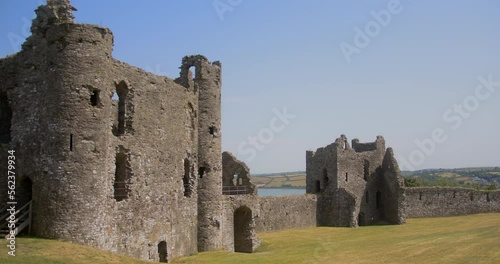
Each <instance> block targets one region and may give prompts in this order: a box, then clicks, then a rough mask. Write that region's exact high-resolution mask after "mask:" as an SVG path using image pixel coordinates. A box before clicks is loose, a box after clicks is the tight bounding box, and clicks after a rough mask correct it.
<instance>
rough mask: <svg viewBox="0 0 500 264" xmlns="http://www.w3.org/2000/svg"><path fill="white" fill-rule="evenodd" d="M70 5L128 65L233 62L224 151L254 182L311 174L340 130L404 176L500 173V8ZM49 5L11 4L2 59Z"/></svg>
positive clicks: (172, 70)
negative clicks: (110, 39) (389, 156)
mask: <svg viewBox="0 0 500 264" xmlns="http://www.w3.org/2000/svg"><path fill="white" fill-rule="evenodd" d="M71 2H72V4H73V6H75V7H76V8H77V9H78V11H76V12H74V15H75V21H76V22H78V23H89V24H97V25H100V26H104V27H107V28H109V29H110V30H111V31H112V32H113V34H114V37H115V47H114V51H113V56H114V57H115V58H116V59H118V60H121V61H123V62H126V63H128V64H130V65H133V66H137V67H139V68H142V69H144V70H146V71H150V72H153V73H155V74H159V75H165V76H168V77H169V78H176V77H177V76H178V73H179V69H178V67H179V66H180V64H181V59H182V57H183V56H185V55H191V54H202V55H205V56H206V57H207V58H208V59H209V60H210V61H216V60H219V61H221V63H222V70H223V76H222V143H223V149H224V150H227V151H230V152H232V153H234V154H235V155H236V156H237V157H238V158H239V159H241V160H242V161H244V162H246V163H247V165H248V166H249V168H250V170H251V173H252V174H262V173H274V172H276V173H278V172H288V171H305V151H306V150H316V149H317V148H319V147H324V146H326V145H329V144H331V143H333V142H334V141H335V139H336V138H337V137H339V136H340V135H341V134H345V135H346V136H347V137H348V140H349V142H350V141H351V140H352V139H354V138H359V139H360V141H361V142H373V141H374V140H375V139H376V136H377V135H382V136H384V138H385V140H386V147H392V148H393V149H394V152H395V155H396V157H397V159H398V161H399V163H400V167H401V169H402V170H421V169H427V168H436V169H437V168H468V167H495V166H500V159H499V157H500V133H499V132H498V131H500V104H499V102H500V95H499V94H500V92H499V91H498V90H500V71H499V69H500V60H499V58H500V34H498V33H495V32H498V25H499V24H500V17H499V16H498V14H499V13H500V3H499V2H495V1H488V2H466V1H460V2H457V1H440V2H437V3H436V2H430V1H409V0H405V1H403V0H402V1H394V0H388V1H373V2H366V3H359V2H333V1H326V0H321V1H315V2H313V3H312V2H310V1H309V2H308V1H305V0H296V1H284V0H276V1H272V2H269V1H262V0H255V1H243V0H232V1H228V0H215V1H202V0H192V1H182V2H173V1H159V0H154V1H148V2H147V4H142V5H141V4H138V2H133V1H120V2H118V1H105V2H103V1H96V0H86V1H83V0H73V1H71ZM43 3H44V1H41V0H27V1H22V2H21V1H14V0H6V1H1V2H0V19H1V21H2V27H1V28H0V36H2V37H1V40H0V58H1V57H5V56H7V55H10V54H14V53H15V52H17V51H19V50H20V45H21V43H22V42H24V39H25V38H26V37H28V36H29V35H30V32H29V27H30V25H31V19H33V18H34V16H35V13H34V10H35V9H36V7H37V6H38V5H40V4H43Z"/></svg>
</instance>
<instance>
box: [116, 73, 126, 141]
mask: <svg viewBox="0 0 500 264" xmlns="http://www.w3.org/2000/svg"><path fill="white" fill-rule="evenodd" d="M116 93H117V94H118V127H117V134H118V135H123V134H125V127H126V124H125V121H126V120H125V119H126V114H127V95H128V87H127V84H126V83H125V82H124V81H121V82H120V83H119V84H118V85H117V86H116Z"/></svg>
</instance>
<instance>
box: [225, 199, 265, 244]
mask: <svg viewBox="0 0 500 264" xmlns="http://www.w3.org/2000/svg"><path fill="white" fill-rule="evenodd" d="M223 198H224V200H223V204H224V211H223V215H222V216H223V217H222V244H223V248H224V250H227V251H230V252H246V253H251V252H254V250H255V249H256V248H257V247H258V246H259V245H260V240H259V238H258V237H257V234H256V229H255V227H256V223H257V220H258V219H259V217H260V210H259V202H258V201H259V197H257V196H255V195H251V194H248V195H224V197H223Z"/></svg>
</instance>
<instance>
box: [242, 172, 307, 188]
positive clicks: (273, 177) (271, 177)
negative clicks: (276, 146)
mask: <svg viewBox="0 0 500 264" xmlns="http://www.w3.org/2000/svg"><path fill="white" fill-rule="evenodd" d="M252 182H253V183H254V184H256V185H257V186H258V187H259V188H301V189H305V188H306V173H305V172H300V173H287V172H285V173H276V174H268V175H265V176H252Z"/></svg>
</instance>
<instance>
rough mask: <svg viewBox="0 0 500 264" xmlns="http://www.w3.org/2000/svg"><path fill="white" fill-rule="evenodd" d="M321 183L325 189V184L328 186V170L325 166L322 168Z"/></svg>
mask: <svg viewBox="0 0 500 264" xmlns="http://www.w3.org/2000/svg"><path fill="white" fill-rule="evenodd" d="M323 183H324V184H325V189H326V186H328V171H327V169H326V168H323Z"/></svg>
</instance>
